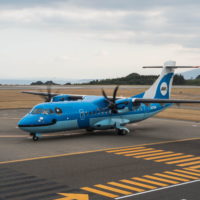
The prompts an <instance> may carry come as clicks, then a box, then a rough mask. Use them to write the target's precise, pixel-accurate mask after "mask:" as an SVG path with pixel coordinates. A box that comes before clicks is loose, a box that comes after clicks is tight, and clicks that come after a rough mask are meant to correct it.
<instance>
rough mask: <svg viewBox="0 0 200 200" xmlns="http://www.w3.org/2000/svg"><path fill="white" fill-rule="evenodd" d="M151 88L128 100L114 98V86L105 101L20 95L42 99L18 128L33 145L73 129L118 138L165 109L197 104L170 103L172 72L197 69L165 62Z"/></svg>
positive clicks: (45, 94) (48, 93) (84, 96)
mask: <svg viewBox="0 0 200 200" xmlns="http://www.w3.org/2000/svg"><path fill="white" fill-rule="evenodd" d="M143 68H162V72H161V74H160V76H159V77H158V79H157V80H156V81H155V82H154V84H153V85H152V86H151V87H150V88H149V89H148V90H146V91H145V92H143V93H141V94H137V95H134V96H131V97H128V98H123V97H117V91H118V88H119V87H118V86H116V87H115V89H114V91H113V96H112V97H109V96H107V94H106V93H105V91H104V90H103V89H102V96H94V95H73V94H57V93H51V89H50V88H48V91H47V92H33V91H24V92H23V93H27V94H33V95H40V96H42V97H43V98H44V99H45V102H44V103H41V104H38V105H36V106H34V107H33V108H32V110H31V111H30V112H29V113H28V114H26V115H25V116H24V117H23V118H22V119H21V120H20V121H19V122H18V127H19V128H20V129H21V130H23V131H26V132H28V133H30V135H31V136H32V139H33V141H37V140H38V139H39V137H40V136H41V134H45V133H51V132H58V131H69V130H75V129H86V130H87V131H93V130H106V129H115V130H116V132H117V133H118V134H119V135H126V134H127V133H129V132H130V131H129V129H128V128H127V127H126V125H127V124H130V123H135V122H139V121H142V120H145V119H148V118H149V117H152V116H154V115H155V114H157V113H159V112H161V111H163V110H165V109H166V108H169V107H170V106H172V105H173V104H180V103H200V100H183V99H170V94H171V87H172V82H173V76H174V71H175V69H177V68H200V66H176V62H175V61H166V62H165V63H164V65H163V66H144V67H143Z"/></svg>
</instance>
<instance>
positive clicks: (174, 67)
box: [143, 66, 200, 69]
mask: <svg viewBox="0 0 200 200" xmlns="http://www.w3.org/2000/svg"><path fill="white" fill-rule="evenodd" d="M165 67H167V68H173V69H177V68H182V69H184V68H200V66H165ZM143 68H163V66H144V67H143Z"/></svg>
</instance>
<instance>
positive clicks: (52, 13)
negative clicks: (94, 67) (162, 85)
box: [0, 0, 200, 48]
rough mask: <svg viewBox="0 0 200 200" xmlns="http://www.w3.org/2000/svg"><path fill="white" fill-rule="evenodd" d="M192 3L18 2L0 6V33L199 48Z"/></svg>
mask: <svg viewBox="0 0 200 200" xmlns="http://www.w3.org/2000/svg"><path fill="white" fill-rule="evenodd" d="M199 6H200V1H197V0H192V1H189V0H176V1H173V0H163V1H160V0H151V1H144V0H141V1H137V0H102V1H99V0H68V1H65V0H43V1H39V0H30V1H25V0H18V1H14V0H11V1H6V0H3V1H1V3H0V8H3V9H1V12H0V24H1V25H0V28H11V27H12V28H13V27H16V28H32V29H41V30H42V29H43V30H47V31H49V30H52V31H55V30H58V31H59V30H61V31H63V32H66V33H67V32H74V34H75V35H77V37H83V38H85V37H86V38H91V39H97V40H105V41H112V42H123V43H130V44H132V43H140V44H154V45H164V44H177V45H181V46H183V47H188V48H200V43H199V40H200V37H199V35H200V13H199V11H198V8H199Z"/></svg>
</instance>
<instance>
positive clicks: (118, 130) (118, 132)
mask: <svg viewBox="0 0 200 200" xmlns="http://www.w3.org/2000/svg"><path fill="white" fill-rule="evenodd" d="M117 134H118V135H127V134H128V131H126V130H124V129H117Z"/></svg>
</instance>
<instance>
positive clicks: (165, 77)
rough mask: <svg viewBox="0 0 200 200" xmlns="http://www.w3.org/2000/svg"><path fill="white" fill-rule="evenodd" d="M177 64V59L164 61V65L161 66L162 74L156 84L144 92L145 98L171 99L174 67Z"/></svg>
mask: <svg viewBox="0 0 200 200" xmlns="http://www.w3.org/2000/svg"><path fill="white" fill-rule="evenodd" d="M175 66H176V62H175V61H167V62H165V63H164V66H163V67H162V66H160V68H162V72H161V74H160V76H159V77H158V79H157V80H156V81H155V82H154V84H153V85H152V86H151V87H150V88H149V89H148V90H147V91H146V92H145V93H144V96H143V98H151V99H154V98H155V99H169V98H170V94H171V87H172V82H173V77H174V68H173V67H175ZM146 68H147V67H146ZM150 68H151V67H150ZM152 68H153V67H152Z"/></svg>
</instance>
